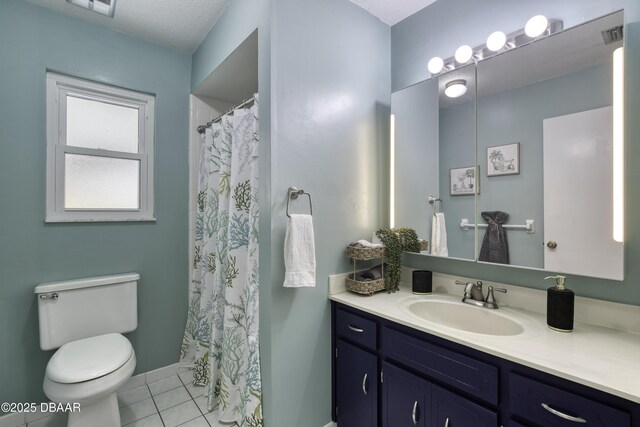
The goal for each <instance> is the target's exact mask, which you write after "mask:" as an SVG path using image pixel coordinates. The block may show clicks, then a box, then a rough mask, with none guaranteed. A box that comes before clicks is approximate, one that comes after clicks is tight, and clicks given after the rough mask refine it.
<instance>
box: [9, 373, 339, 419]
mask: <svg viewBox="0 0 640 427" xmlns="http://www.w3.org/2000/svg"><path fill="white" fill-rule="evenodd" d="M188 369H189V368H185V367H181V366H180V364H179V363H174V364H172V365H169V366H164V367H162V368H159V369H154V370H153V371H149V372H143V373H142V374H138V375H135V376H133V377H131V378H130V379H129V381H127V383H126V384H125V385H123V386H122V388H120V391H122V390H129V389H131V388H134V387H139V386H141V385H144V384H148V383H152V382H154V381H158V380H161V379H163V378H166V377H170V376H172V375H177V374H180V373H182V372H184V371H187V370H188ZM34 403H35V402H34ZM37 405H38V406H37V409H38V410H37V411H36V412H28V413H25V412H16V413H11V414H5V415H2V416H0V427H23V426H25V425H26V424H27V423H32V422H34V421H35V420H38V419H40V418H44V417H48V416H50V415H51V413H50V412H40V404H39V403H38V404H37ZM330 425H331V424H329V426H330Z"/></svg>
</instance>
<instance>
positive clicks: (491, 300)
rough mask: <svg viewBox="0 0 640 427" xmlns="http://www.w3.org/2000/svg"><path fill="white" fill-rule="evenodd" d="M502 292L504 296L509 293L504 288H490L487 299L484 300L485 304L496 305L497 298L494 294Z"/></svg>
mask: <svg viewBox="0 0 640 427" xmlns="http://www.w3.org/2000/svg"><path fill="white" fill-rule="evenodd" d="M494 291H495V292H502V293H503V294H506V293H507V290H506V289H504V288H494V287H493V286H489V288H488V290H487V298H486V299H485V300H484V302H487V303H489V304H495V303H496V297H495V295H494V294H493V292H494Z"/></svg>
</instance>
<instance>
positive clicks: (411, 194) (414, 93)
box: [391, 79, 440, 240]
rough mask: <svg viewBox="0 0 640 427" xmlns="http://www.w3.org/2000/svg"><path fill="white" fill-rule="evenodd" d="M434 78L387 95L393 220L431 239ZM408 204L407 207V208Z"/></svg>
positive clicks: (435, 114) (436, 140)
mask: <svg viewBox="0 0 640 427" xmlns="http://www.w3.org/2000/svg"><path fill="white" fill-rule="evenodd" d="M438 111H439V110H438V79H431V80H427V81H424V82H421V83H418V84H416V85H413V86H411V87H408V88H405V89H402V90H399V91H397V92H395V93H393V94H391V112H392V113H393V115H394V116H395V141H396V144H395V164H396V165H399V166H400V168H399V169H398V170H397V173H396V174H395V205H396V206H397V207H398V209H395V223H396V224H402V225H403V226H405V227H412V228H413V229H415V230H416V233H417V234H418V237H419V238H421V239H426V240H431V223H430V222H431V214H432V213H433V208H432V206H431V205H429V204H428V203H427V200H428V199H429V196H436V195H438V194H439V192H440V190H439V189H438V182H439V178H438V151H439V142H440V138H439V123H438V122H439V120H438ZM409 206H410V207H411V208H410V209H408V208H407V207H409Z"/></svg>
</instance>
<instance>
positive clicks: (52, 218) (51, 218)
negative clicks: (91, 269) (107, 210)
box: [44, 216, 157, 224]
mask: <svg viewBox="0 0 640 427" xmlns="http://www.w3.org/2000/svg"><path fill="white" fill-rule="evenodd" d="M156 221H157V220H156V218H155V217H153V216H151V217H137V218H134V217H130V218H127V217H122V218H113V217H111V218H109V217H99V216H96V217H93V218H69V217H57V216H48V217H46V218H45V220H44V222H45V224H55V223H60V222H67V223H73V222H77V223H92V222H156Z"/></svg>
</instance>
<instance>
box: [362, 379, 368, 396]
mask: <svg viewBox="0 0 640 427" xmlns="http://www.w3.org/2000/svg"><path fill="white" fill-rule="evenodd" d="M368 377H369V374H364V377H363V378H362V392H363V393H364V395H365V396H366V395H367V388H368V387H367V379H368Z"/></svg>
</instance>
